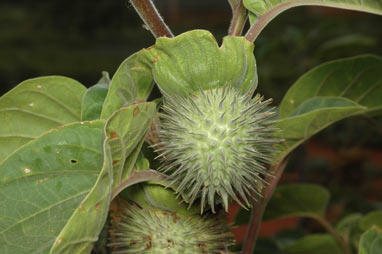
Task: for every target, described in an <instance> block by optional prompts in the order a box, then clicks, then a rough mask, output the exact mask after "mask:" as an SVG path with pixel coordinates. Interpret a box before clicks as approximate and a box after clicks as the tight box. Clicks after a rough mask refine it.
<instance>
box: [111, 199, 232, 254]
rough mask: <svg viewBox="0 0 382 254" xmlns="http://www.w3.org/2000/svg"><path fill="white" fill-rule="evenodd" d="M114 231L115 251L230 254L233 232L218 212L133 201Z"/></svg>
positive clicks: (160, 253) (168, 253) (129, 253)
mask: <svg viewBox="0 0 382 254" xmlns="http://www.w3.org/2000/svg"><path fill="white" fill-rule="evenodd" d="M115 228H116V231H115V232H112V233H111V239H112V241H113V242H112V243H111V244H110V245H109V246H110V247H113V248H115V249H116V250H115V251H114V252H112V253H113V254H114V253H121V254H132V253H140V254H141V253H143V254H199V253H200V254H206V253H208V254H224V253H226V254H228V253H229V252H228V251H227V247H228V246H229V245H232V244H233V239H232V234H231V233H230V232H229V231H228V227H227V226H226V225H225V224H224V221H222V220H220V219H218V218H217V217H216V216H214V217H210V216H200V215H193V216H185V215H180V214H177V213H169V212H167V211H164V210H158V209H147V208H144V209H142V208H139V207H138V206H136V205H130V206H129V207H128V208H127V210H126V211H125V215H124V216H122V217H121V221H120V222H118V223H117V224H116V225H115Z"/></svg>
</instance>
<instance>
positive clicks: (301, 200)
mask: <svg viewBox="0 0 382 254" xmlns="http://www.w3.org/2000/svg"><path fill="white" fill-rule="evenodd" d="M329 199H330V194H329V192H328V190H327V189H325V188H324V187H321V186H320V185H315V184H305V183H304V184H284V185H280V186H278V187H277V188H276V190H275V192H274V193H273V196H272V197H271V199H270V200H269V203H268V205H267V208H266V209H265V213H264V217H263V220H273V219H277V218H282V217H295V216H296V217H312V218H316V217H323V216H324V213H325V211H326V207H327V205H328V202H329ZM250 214H251V212H250V211H248V210H244V209H240V210H239V212H238V213H237V215H236V217H235V225H245V224H248V221H249V218H250Z"/></svg>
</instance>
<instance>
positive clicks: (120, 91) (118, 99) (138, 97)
mask: <svg viewBox="0 0 382 254" xmlns="http://www.w3.org/2000/svg"><path fill="white" fill-rule="evenodd" d="M143 51H144V50H141V51H138V52H137V53H135V54H133V55H131V56H130V57H128V58H127V59H126V60H125V61H123V62H122V64H121V65H120V66H119V68H118V70H117V71H116V73H115V74H114V76H113V78H112V80H111V83H110V89H109V93H108V94H107V96H106V99H105V102H104V106H103V108H102V113H101V118H103V119H106V118H108V117H110V116H111V114H113V112H114V111H116V110H118V109H120V108H122V107H127V106H129V105H131V104H134V103H138V102H143V101H145V100H146V99H147V97H148V96H149V95H150V92H151V90H152V88H153V86H154V81H153V77H152V73H151V68H149V67H148V66H147V65H146V64H144V61H143V59H142V56H143V55H144V53H143Z"/></svg>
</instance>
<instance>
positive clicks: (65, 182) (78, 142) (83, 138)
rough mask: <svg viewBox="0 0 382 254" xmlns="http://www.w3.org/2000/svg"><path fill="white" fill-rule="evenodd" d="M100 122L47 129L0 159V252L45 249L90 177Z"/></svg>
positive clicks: (96, 161)
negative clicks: (5, 157)
mask: <svg viewBox="0 0 382 254" xmlns="http://www.w3.org/2000/svg"><path fill="white" fill-rule="evenodd" d="M103 124H104V121H102V120H98V121H92V122H82V123H74V124H70V125H66V126H63V127H60V128H57V129H52V130H50V131H48V132H46V133H44V135H42V136H40V137H39V138H37V139H35V140H33V141H31V142H30V143H28V144H26V145H25V146H23V147H21V148H20V149H18V150H17V152H15V153H13V154H12V155H11V156H9V157H8V158H7V159H6V160H4V161H3V162H2V163H0V253H17V254H30V253H48V252H49V249H50V247H51V246H52V245H53V244H54V242H55V240H56V237H57V236H58V235H59V233H60V232H61V230H62V229H63V228H64V226H65V224H66V223H67V221H68V220H69V218H70V217H71V216H72V214H73V212H74V211H75V210H76V209H78V208H79V205H80V204H81V202H82V201H83V199H84V198H85V197H86V196H87V195H88V193H89V191H90V190H91V189H92V188H93V186H94V184H95V183H96V180H97V177H98V175H99V172H100V170H101V168H102V160H103V158H102V150H101V149H102V127H103ZM77 253H78V252H77Z"/></svg>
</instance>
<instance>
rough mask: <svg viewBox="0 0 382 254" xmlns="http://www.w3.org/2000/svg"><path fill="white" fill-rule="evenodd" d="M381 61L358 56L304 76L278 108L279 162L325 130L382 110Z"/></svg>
mask: <svg viewBox="0 0 382 254" xmlns="http://www.w3.org/2000/svg"><path fill="white" fill-rule="evenodd" d="M381 69H382V58H381V57H376V56H370V55H366V56H358V57H352V58H345V59H341V60H336V61H331V62H328V63H325V64H322V65H320V66H318V67H316V68H314V69H313V70H311V71H309V72H308V73H306V74H305V75H303V76H302V77H301V78H300V79H298V80H297V81H296V83H295V84H294V85H293V86H292V87H291V88H290V89H289V90H288V92H287V93H286V95H285V97H284V98H283V100H282V102H281V104H280V108H279V110H280V119H279V120H278V121H277V123H276V125H277V127H278V128H279V129H280V131H279V132H278V133H277V136H278V137H279V138H283V139H285V142H284V143H283V145H282V147H281V148H280V150H281V153H280V154H278V155H277V156H278V158H277V159H278V160H279V159H281V158H283V157H285V156H286V155H287V154H288V153H289V152H290V151H292V150H293V149H294V148H295V147H296V146H298V145H299V144H301V143H302V142H304V141H305V140H307V139H308V138H309V137H311V136H312V135H314V134H316V133H317V132H319V131H320V130H322V129H324V128H325V127H327V126H329V125H331V124H333V123H335V122H337V121H339V120H341V119H344V118H346V117H350V116H354V115H357V114H366V113H367V114H371V113H376V112H380V110H381V109H382V101H381V100H380V98H382V77H381V75H380V70H381Z"/></svg>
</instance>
